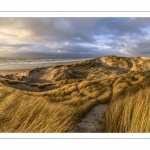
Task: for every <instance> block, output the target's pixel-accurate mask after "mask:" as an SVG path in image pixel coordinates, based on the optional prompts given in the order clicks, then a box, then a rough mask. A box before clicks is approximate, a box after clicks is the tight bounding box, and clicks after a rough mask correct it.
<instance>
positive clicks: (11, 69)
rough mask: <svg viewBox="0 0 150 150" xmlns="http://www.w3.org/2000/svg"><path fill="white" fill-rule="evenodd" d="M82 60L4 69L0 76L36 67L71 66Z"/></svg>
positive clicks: (0, 71) (0, 70)
mask: <svg viewBox="0 0 150 150" xmlns="http://www.w3.org/2000/svg"><path fill="white" fill-rule="evenodd" d="M81 61H84V60H76V61H71V62H56V63H51V64H44V65H41V66H39V65H35V66H29V67H24V66H22V68H23V69H22V68H10V69H9V68H6V69H4V68H3V69H0V75H2V76H5V75H10V74H16V73H19V72H22V71H25V70H28V69H33V68H37V67H50V66H56V65H65V64H73V63H76V62H81Z"/></svg>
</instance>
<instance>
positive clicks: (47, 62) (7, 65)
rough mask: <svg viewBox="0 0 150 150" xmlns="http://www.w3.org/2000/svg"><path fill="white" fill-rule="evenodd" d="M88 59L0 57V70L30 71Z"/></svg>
mask: <svg viewBox="0 0 150 150" xmlns="http://www.w3.org/2000/svg"><path fill="white" fill-rule="evenodd" d="M87 59H89V58H46V57H45V58H32V57H31V58H13V57H7V58H6V57H5V58H4V57H0V70H15V69H30V68H34V67H47V66H53V65H57V64H67V63H73V62H79V61H83V60H87Z"/></svg>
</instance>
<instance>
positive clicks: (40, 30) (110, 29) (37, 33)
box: [0, 18, 150, 57]
mask: <svg viewBox="0 0 150 150" xmlns="http://www.w3.org/2000/svg"><path fill="white" fill-rule="evenodd" d="M0 41H1V43H0V51H4V50H5V51H6V52H7V50H8V53H11V50H12V51H13V52H15V51H16V53H19V52H22V53H43V54H51V55H52V54H53V55H54V54H55V55H60V56H61V55H66V56H71V55H72V56H81V57H82V56H83V55H84V56H85V57H86V56H87V57H89V56H91V57H96V56H102V55H112V54H114V55H150V44H149V43H150V42H149V41H150V18H0Z"/></svg>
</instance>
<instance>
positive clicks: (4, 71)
mask: <svg viewBox="0 0 150 150" xmlns="http://www.w3.org/2000/svg"><path fill="white" fill-rule="evenodd" d="M24 70H26V69H12V70H11V69H10V70H0V74H1V75H3V76H5V75H9V74H16V73H19V72H22V71H24Z"/></svg>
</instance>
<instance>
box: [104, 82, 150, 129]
mask: <svg viewBox="0 0 150 150" xmlns="http://www.w3.org/2000/svg"><path fill="white" fill-rule="evenodd" d="M149 85H150V80H149V79H145V80H144V81H143V82H142V83H140V84H138V85H136V86H135V85H134V86H133V87H130V88H129V89H128V90H127V91H125V96H124V97H123V96H122V95H120V97H119V96H118V98H117V99H116V98H115V99H114V100H113V101H112V102H111V103H110V105H109V108H108V110H107V112H106V114H105V119H104V120H105V121H104V125H103V130H102V132H150V86H149ZM138 87H139V88H138Z"/></svg>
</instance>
